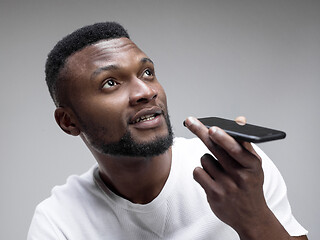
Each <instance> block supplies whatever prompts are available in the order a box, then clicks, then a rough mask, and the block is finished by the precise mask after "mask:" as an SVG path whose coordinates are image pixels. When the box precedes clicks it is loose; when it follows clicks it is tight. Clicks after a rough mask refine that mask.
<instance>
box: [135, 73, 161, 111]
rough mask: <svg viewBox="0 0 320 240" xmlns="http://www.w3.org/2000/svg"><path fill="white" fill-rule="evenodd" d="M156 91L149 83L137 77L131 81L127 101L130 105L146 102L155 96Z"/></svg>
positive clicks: (156, 94)
mask: <svg viewBox="0 0 320 240" xmlns="http://www.w3.org/2000/svg"><path fill="white" fill-rule="evenodd" d="M157 96H158V92H157V90H156V89H154V88H152V86H151V83H149V82H144V81H142V80H141V79H139V78H135V79H133V80H132V81H131V86H130V96H129V102H130V104H131V105H133V106H134V105H138V104H140V103H147V102H149V101H151V100H152V99H155V98H157Z"/></svg>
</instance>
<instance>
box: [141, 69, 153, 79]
mask: <svg viewBox="0 0 320 240" xmlns="http://www.w3.org/2000/svg"><path fill="white" fill-rule="evenodd" d="M152 76H153V72H152V71H151V70H150V69H146V70H145V71H144V72H143V77H152Z"/></svg>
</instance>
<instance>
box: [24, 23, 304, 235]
mask: <svg viewBox="0 0 320 240" xmlns="http://www.w3.org/2000/svg"><path fill="white" fill-rule="evenodd" d="M46 80H47V84H48V87H49V91H50V94H51V96H52V98H53V100H54V102H55V104H56V106H57V108H56V110H55V118H56V121H57V123H58V125H59V126H60V128H61V129H62V130H63V131H65V132H66V133H67V134H70V135H73V136H80V137H81V138H82V140H83V141H84V142H85V144H86V145H87V147H88V148H89V149H90V151H91V152H92V154H93V155H94V157H95V158H96V160H97V165H95V166H93V167H92V168H91V169H90V170H89V171H88V172H87V173H85V174H83V175H81V176H72V177H70V178H69V179H68V181H67V183H66V184H65V185H63V186H59V187H55V188H54V189H53V191H52V196H51V197H50V198H48V199H46V200H45V201H43V202H42V203H40V204H39V205H38V206H37V209H36V212H35V215H34V217H33V220H32V223H31V226H30V230H29V234H28V239H30V240H31V239H76V240H79V239H219V240H221V239H224V240H229V239H230V240H235V239H243V240H244V239H248V240H249V239H259V240H263V239H268V240H270V239H276V240H280V239H307V237H306V236H305V234H306V233H307V232H306V230H305V229H304V228H303V227H302V226H300V224H299V223H298V222H297V221H296V220H295V219H294V217H293V216H292V214H291V209H290V205H289V203H288V200H287V196H286V187H285V184H284V182H283V180H282V177H281V175H280V173H279V172H278V171H277V169H276V167H275V166H274V165H273V163H272V162H271V160H270V159H269V158H268V157H267V156H266V155H265V154H264V153H263V152H262V151H261V150H260V149H258V148H257V147H256V146H251V145H250V144H249V143H246V142H244V143H238V142H236V141H235V140H234V139H233V138H231V137H230V136H229V135H227V134H226V133H225V132H224V131H223V130H221V129H219V128H217V127H212V128H210V129H209V130H208V129H207V128H206V127H204V126H203V125H202V124H201V123H200V122H199V121H198V120H197V119H195V118H192V117H189V118H187V119H186V121H185V126H186V127H187V128H189V129H190V130H191V131H192V132H193V133H194V134H195V135H197V136H198V137H199V138H195V139H191V140H187V139H182V138H175V139H173V133H172V130H171V125H170V120H169V116H168V111H167V101H166V95H165V92H164V90H163V88H162V87H161V85H160V83H159V82H158V80H157V78H156V76H155V70H154V64H153V62H152V60H151V59H150V58H149V57H148V56H147V55H146V54H145V53H143V52H142V51H141V50H140V49H139V48H138V47H137V46H136V45H135V44H134V43H133V42H132V41H131V40H130V38H129V35H128V34H127V32H126V31H125V30H124V29H123V27H122V26H120V25H119V24H117V23H113V22H107V23H98V24H94V25H91V26H87V27H84V28H81V29H79V30H77V31H75V32H73V33H71V34H70V35H68V36H67V37H65V38H64V39H62V40H61V41H60V42H59V43H58V44H57V45H56V46H55V47H54V49H53V50H52V51H51V52H50V54H49V55H48V60H47V64H46ZM199 139H201V141H202V142H203V143H204V144H203V143H202V142H201V141H200V140H199ZM208 150H209V151H208ZM208 153H210V154H208ZM213 155H214V156H215V157H213ZM200 158H201V164H202V168H200V167H196V166H197V165H199V159H200ZM216 159H217V160H218V161H217V160H216ZM195 167H196V168H195ZM192 172H193V177H194V179H195V180H196V181H194V179H193V177H192ZM198 183H199V184H198ZM203 190H204V191H203ZM208 203H209V204H208ZM290 235H291V236H292V237H290Z"/></svg>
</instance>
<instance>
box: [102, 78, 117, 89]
mask: <svg viewBox="0 0 320 240" xmlns="http://www.w3.org/2000/svg"><path fill="white" fill-rule="evenodd" d="M116 85H118V83H116V81H114V80H112V79H109V80H108V81H107V82H106V83H105V84H104V85H103V88H111V87H114V86H116Z"/></svg>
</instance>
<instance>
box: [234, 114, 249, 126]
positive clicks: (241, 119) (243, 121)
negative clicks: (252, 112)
mask: <svg viewBox="0 0 320 240" xmlns="http://www.w3.org/2000/svg"><path fill="white" fill-rule="evenodd" d="M234 121H235V122H236V123H238V124H239V125H241V126H242V125H245V124H246V123H247V119H246V117H244V116H238V117H236V119H235V120H234Z"/></svg>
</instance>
